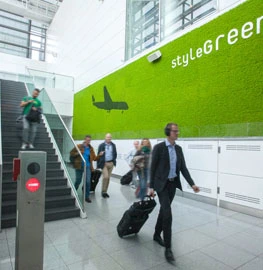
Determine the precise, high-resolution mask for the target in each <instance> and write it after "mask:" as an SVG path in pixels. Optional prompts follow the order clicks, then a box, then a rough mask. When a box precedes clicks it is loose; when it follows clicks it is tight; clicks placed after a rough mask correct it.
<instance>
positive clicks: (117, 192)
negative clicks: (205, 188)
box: [0, 180, 263, 270]
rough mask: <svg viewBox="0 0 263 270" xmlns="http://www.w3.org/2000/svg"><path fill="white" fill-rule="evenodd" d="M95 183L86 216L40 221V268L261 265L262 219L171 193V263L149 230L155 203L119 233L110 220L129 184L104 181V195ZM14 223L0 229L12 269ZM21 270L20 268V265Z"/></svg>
mask: <svg viewBox="0 0 263 270" xmlns="http://www.w3.org/2000/svg"><path fill="white" fill-rule="evenodd" d="M99 191H100V186H98V187H97V191H96V193H95V194H94V195H92V196H91V197H92V203H91V204H86V208H87V215H88V218H87V219H81V218H74V219H70V220H62V221H54V222H48V223H46V224H45V249H44V269H45V270H47V269H54V270H58V269H63V270H97V269H98V270H123V269H125V270H126V269H127V270H143V269H151V270H166V269H181V270H192V269H193V270H230V269H238V270H263V220H262V219H259V218H255V217H251V216H247V215H243V214H240V213H236V212H233V211H229V210H225V209H218V208H217V207H215V206H212V205H209V204H205V203H201V202H197V201H193V200H189V199H185V198H182V197H176V198H175V200H174V202H173V251H174V254H175V256H176V263H175V265H171V264H168V263H167V262H166V261H165V258H164V248H162V247H161V246H159V245H158V244H157V243H156V242H153V240H152V236H153V232H154V225H155V221H156V217H157V214H158V209H159V205H157V207H156V208H155V209H154V211H153V212H152V213H151V215H150V217H149V219H148V221H147V222H146V224H145V225H144V227H143V228H142V230H141V231H140V232H139V233H138V234H137V235H134V236H130V237H128V238H125V239H121V238H119V237H118V235H117V232H116V225H117V224H118V222H119V220H120V218H121V216H122V214H123V212H124V211H125V210H126V209H127V208H128V207H129V206H130V205H131V203H132V202H133V201H134V199H135V198H134V189H132V188H130V187H128V186H121V185H120V184H119V183H118V181H117V180H113V181H112V182H111V183H110V188H109V194H110V198H109V199H103V198H102V197H101V196H100V192H99ZM14 255H15V229H14V228H12V229H5V230H3V231H2V233H0V269H1V270H10V269H14ZM25 270H26V269H25Z"/></svg>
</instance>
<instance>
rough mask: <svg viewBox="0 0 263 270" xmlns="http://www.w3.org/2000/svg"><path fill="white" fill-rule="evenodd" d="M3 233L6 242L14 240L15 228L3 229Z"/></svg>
mask: <svg viewBox="0 0 263 270" xmlns="http://www.w3.org/2000/svg"><path fill="white" fill-rule="evenodd" d="M5 233H6V238H7V240H9V239H15V238H16V228H8V229H5Z"/></svg>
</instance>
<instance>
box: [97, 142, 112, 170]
mask: <svg viewBox="0 0 263 270" xmlns="http://www.w3.org/2000/svg"><path fill="white" fill-rule="evenodd" d="M111 145H112V155H113V159H112V161H113V164H114V166H116V159H117V150H116V145H115V144H114V143H113V142H111ZM101 151H104V154H103V155H102V156H101V158H100V159H99V160H98V161H97V167H98V168H100V169H103V167H104V164H105V142H103V143H101V144H100V145H99V148H98V154H99V152H101Z"/></svg>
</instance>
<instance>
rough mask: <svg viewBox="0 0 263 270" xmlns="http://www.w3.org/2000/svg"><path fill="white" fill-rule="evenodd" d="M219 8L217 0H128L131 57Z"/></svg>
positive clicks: (128, 37)
mask: <svg viewBox="0 0 263 270" xmlns="http://www.w3.org/2000/svg"><path fill="white" fill-rule="evenodd" d="M216 10H217V0H127V19H126V50H125V59H126V60H128V59H130V58H132V57H134V56H136V55H137V54H139V53H141V52H143V51H144V50H145V49H147V48H150V47H152V46H154V45H155V44H157V43H159V42H160V41H163V40H165V39H166V38H168V37H169V36H171V35H173V34H175V33H176V32H178V31H182V30H184V29H185V28H186V27H188V26H190V25H192V24H194V23H195V22H196V21H198V20H200V19H202V18H204V17H205V16H207V15H208V14H211V13H212V12H215V11H216Z"/></svg>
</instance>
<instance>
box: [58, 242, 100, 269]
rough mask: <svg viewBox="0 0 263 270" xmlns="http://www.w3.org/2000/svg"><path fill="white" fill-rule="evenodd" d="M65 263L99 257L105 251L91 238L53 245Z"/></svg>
mask: <svg viewBox="0 0 263 270" xmlns="http://www.w3.org/2000/svg"><path fill="white" fill-rule="evenodd" d="M55 248H56V250H57V252H58V253H59V255H60V257H61V258H62V259H63V261H64V262H65V264H66V265H69V264H73V263H77V262H81V261H85V260H89V259H91V258H96V257H101V256H103V254H104V253H105V251H104V250H103V249H101V248H100V247H99V246H98V245H97V244H96V243H95V242H94V241H93V240H92V239H88V240H85V239H84V240H81V241H78V242H73V243H71V242H69V243H67V244H58V245H55Z"/></svg>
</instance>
